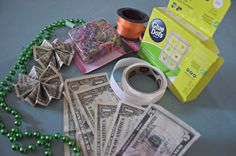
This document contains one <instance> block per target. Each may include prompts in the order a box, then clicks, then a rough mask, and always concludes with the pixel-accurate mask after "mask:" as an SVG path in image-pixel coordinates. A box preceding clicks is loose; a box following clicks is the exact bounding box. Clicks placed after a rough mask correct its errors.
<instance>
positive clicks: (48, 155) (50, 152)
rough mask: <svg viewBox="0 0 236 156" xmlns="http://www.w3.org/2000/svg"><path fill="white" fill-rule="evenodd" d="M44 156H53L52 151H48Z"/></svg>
mask: <svg viewBox="0 0 236 156" xmlns="http://www.w3.org/2000/svg"><path fill="white" fill-rule="evenodd" d="M44 155H45V156H51V155H52V151H50V150H46V151H45V152H44Z"/></svg>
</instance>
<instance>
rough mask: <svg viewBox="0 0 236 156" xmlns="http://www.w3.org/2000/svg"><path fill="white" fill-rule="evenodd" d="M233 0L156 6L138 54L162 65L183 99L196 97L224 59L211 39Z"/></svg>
mask: <svg viewBox="0 0 236 156" xmlns="http://www.w3.org/2000/svg"><path fill="white" fill-rule="evenodd" d="M229 6H230V0H207V1H206V0H201V1H192V0H170V2H169V5H168V8H158V7H157V8H154V9H153V11H152V14H151V17H150V19H149V22H148V25H147V28H146V31H145V34H144V36H143V40H142V43H141V46H140V51H139V53H138V55H139V56H140V57H141V58H143V59H144V60H147V61H148V62H149V63H151V64H152V65H154V66H156V67H158V68H160V69H161V70H162V71H163V72H164V73H165V75H166V76H167V78H168V80H169V89H170V90H171V91H172V92H173V93H174V95H175V96H176V97H177V98H178V99H179V100H180V101H182V102H187V101H191V100H194V99H196V98H197V97H198V95H199V94H200V93H201V91H202V90H203V89H204V88H205V87H206V85H207V83H208V82H209V81H210V80H211V78H212V77H213V76H214V75H215V73H216V72H217V71H218V70H219V68H220V67H221V66H222V64H223V62H224V60H223V58H221V57H219V56H218V54H219V50H218V48H217V46H216V44H215V42H214V40H213V39H212V36H213V34H214V32H215V31H216V29H217V27H218V25H219V23H220V22H221V20H222V19H223V17H224V15H225V13H226V12H227V10H228V8H229Z"/></svg>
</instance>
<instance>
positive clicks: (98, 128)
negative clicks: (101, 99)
mask: <svg viewBox="0 0 236 156" xmlns="http://www.w3.org/2000/svg"><path fill="white" fill-rule="evenodd" d="M116 108H117V104H113V103H110V104H109V103H107V104H101V103H97V104H96V107H95V135H94V140H95V142H94V153H95V154H94V156H103V151H104V147H105V143H106V140H107V137H108V135H107V134H108V131H109V129H110V126H111V123H112V121H113V117H114V114H115V112H116Z"/></svg>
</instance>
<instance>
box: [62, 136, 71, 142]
mask: <svg viewBox="0 0 236 156" xmlns="http://www.w3.org/2000/svg"><path fill="white" fill-rule="evenodd" d="M69 139H70V138H69V137H68V136H63V137H62V141H63V142H68V141H69Z"/></svg>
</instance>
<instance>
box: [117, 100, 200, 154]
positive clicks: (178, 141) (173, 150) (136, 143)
mask: <svg viewBox="0 0 236 156" xmlns="http://www.w3.org/2000/svg"><path fill="white" fill-rule="evenodd" d="M199 137H200V134H199V133H198V132H197V131H196V130H194V129H193V128H192V127H190V126H189V125H187V124H186V123H184V122H183V121H181V120H180V119H178V118H177V117H176V116H174V115H173V114H171V113H170V112H168V111H167V110H165V109H164V108H162V107H161V106H157V105H153V104H152V105H150V106H149V107H148V108H147V110H146V111H145V113H144V116H143V117H142V119H141V120H140V121H139V122H138V124H137V125H136V127H135V129H134V130H133V131H132V132H131V133H130V134H129V135H128V136H127V138H126V139H125V141H124V142H123V143H122V144H121V146H120V147H119V148H118V149H117V151H116V153H115V155H116V156H128V155H135V156H150V155H152V156H182V155H183V154H184V153H185V152H186V151H187V149H188V148H189V147H190V146H191V145H192V144H193V143H194V142H195V141H196V140H197V139H198V138H199Z"/></svg>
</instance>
